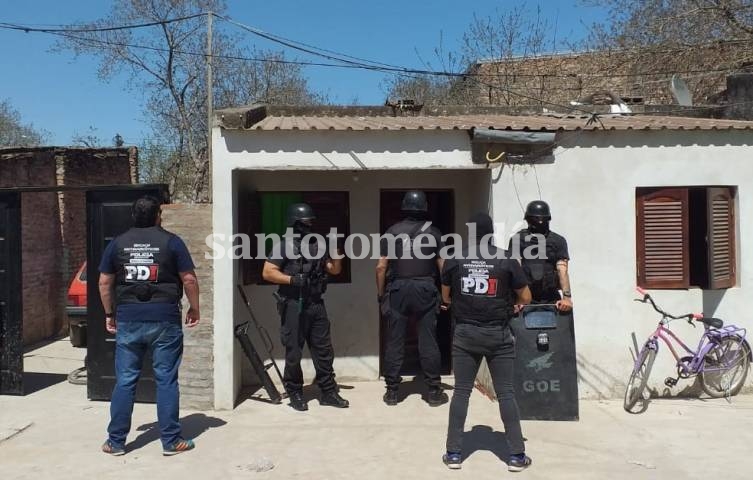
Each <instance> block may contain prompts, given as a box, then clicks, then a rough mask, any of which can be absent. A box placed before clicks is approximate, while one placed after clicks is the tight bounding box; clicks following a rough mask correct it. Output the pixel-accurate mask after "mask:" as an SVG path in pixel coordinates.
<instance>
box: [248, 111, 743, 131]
mask: <svg viewBox="0 0 753 480" xmlns="http://www.w3.org/2000/svg"><path fill="white" fill-rule="evenodd" d="M600 119H601V122H598V121H597V122H592V123H591V124H590V125H586V123H587V122H588V117H586V116H584V117H561V118H558V117H553V116H540V117H533V116H511V115H495V116H486V115H458V116H451V117H428V116H426V117H424V116H416V117H312V116H305V117H278V116H271V117H266V118H264V119H263V120H261V121H260V122H257V123H255V124H254V125H252V126H251V127H250V128H251V129H252V130H470V129H472V128H477V129H481V128H488V129H495V130H535V131H558V130H602V129H606V130H664V129H668V130H728V129H733V130H737V129H742V130H747V129H753V122H747V121H738V120H716V119H709V118H686V117H659V116H648V115H645V116H619V117H615V116H607V117H600ZM602 125H603V127H602Z"/></svg>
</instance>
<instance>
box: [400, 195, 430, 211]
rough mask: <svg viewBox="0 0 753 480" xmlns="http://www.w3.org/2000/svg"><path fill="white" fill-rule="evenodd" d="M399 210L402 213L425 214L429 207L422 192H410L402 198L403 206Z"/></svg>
mask: <svg viewBox="0 0 753 480" xmlns="http://www.w3.org/2000/svg"><path fill="white" fill-rule="evenodd" d="M400 208H401V210H402V211H404V212H426V211H428V210H429V205H428V203H427V202H426V195H425V194H424V192H421V191H419V190H411V191H410V192H408V193H406V194H405V196H404V197H403V204H402V206H401V207H400Z"/></svg>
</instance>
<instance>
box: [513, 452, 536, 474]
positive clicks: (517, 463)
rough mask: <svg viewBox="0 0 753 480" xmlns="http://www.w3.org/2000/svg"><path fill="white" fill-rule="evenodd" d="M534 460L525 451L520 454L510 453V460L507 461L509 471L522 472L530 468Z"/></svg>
mask: <svg viewBox="0 0 753 480" xmlns="http://www.w3.org/2000/svg"><path fill="white" fill-rule="evenodd" d="M531 463H533V460H531V457H529V456H527V455H526V454H525V453H521V454H519V455H510V460H508V462H507V471H509V472H522V471H523V470H525V469H526V468H528V467H529V466H530V465H531Z"/></svg>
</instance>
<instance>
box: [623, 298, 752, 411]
mask: <svg viewBox="0 0 753 480" xmlns="http://www.w3.org/2000/svg"><path fill="white" fill-rule="evenodd" d="M638 293H640V294H641V295H642V296H643V298H642V299H636V301H637V302H642V303H650V304H651V306H652V307H654V310H656V311H657V312H658V313H660V314H661V320H659V326H658V327H656V330H655V331H654V333H652V334H651V336H650V337H649V338H648V340H647V341H646V343H645V344H644V345H643V348H642V349H641V351H640V352H639V353H638V355H637V357H636V359H635V365H634V366H633V373H631V374H630V379H629V380H628V384H627V388H626V389H625V403H624V407H625V410H626V411H628V412H631V410H632V408H633V407H634V406H635V404H636V403H637V402H638V400H639V399H644V400H647V399H648V395H647V394H648V391H647V389H646V383H648V377H649V375H650V374H651V368H652V367H653V365H654V360H655V359H656V354H657V353H658V351H659V339H661V340H662V341H663V342H664V343H665V344H666V345H667V348H669V351H670V352H672V355H673V356H674V357H675V359H676V360H677V377H676V378H672V377H668V378H667V379H666V380H664V384H665V385H667V386H668V387H673V386H675V385H676V384H677V381H678V380H679V379H681V378H682V379H686V378H691V377H694V376H696V375H698V376H699V377H700V380H701V387H702V388H703V391H704V392H706V393H707V394H708V395H709V396H710V397H712V398H722V397H730V396H732V395H736V394H737V393H738V392H739V391H740V389H742V388H743V385H744V384H745V378H746V376H747V375H748V366H749V365H750V361H751V350H750V345H748V342H747V340H745V335H746V330H745V329H744V328H740V327H737V326H735V325H727V326H724V322H723V321H722V320H720V319H718V318H708V317H704V316H703V315H702V314H698V313H688V314H685V315H678V316H675V315H671V314H669V313H667V312H665V311H664V310H662V309H660V308H659V307H657V306H656V303H654V299H653V298H651V296H650V295H649V294H648V293H646V291H645V290H643V289H641V288H638ZM672 320H687V321H688V323H690V324H691V325H693V326H694V327H695V323H693V321H694V320H695V321H697V322H701V323H703V327H704V332H703V335H702V336H701V340H700V341H699V342H698V348H697V349H696V350H695V351H694V350H692V349H691V348H690V347H688V346H687V345H685V343H683V342H682V340H680V339H679V338H677V336H676V335H675V334H674V333H673V332H672V331H671V330H670V329H669V327H668V326H669V322H671V321H672ZM673 340H674V343H676V344H679V345H680V346H681V347H682V349H683V350H685V352H687V353H688V354H689V355H686V356H682V357H681V356H680V355H679V354H678V353H677V351H676V350H675V348H674V347H673V346H672V341H673ZM631 413H632V412H631Z"/></svg>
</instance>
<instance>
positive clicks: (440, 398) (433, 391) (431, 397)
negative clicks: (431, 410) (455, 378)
mask: <svg viewBox="0 0 753 480" xmlns="http://www.w3.org/2000/svg"><path fill="white" fill-rule="evenodd" d="M447 400H448V399H447V395H446V394H445V393H444V392H443V391H442V389H441V388H439V387H437V388H430V389H429V393H428V395H426V403H428V404H429V406H430V407H438V406H440V405H443V404H445V403H447Z"/></svg>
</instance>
